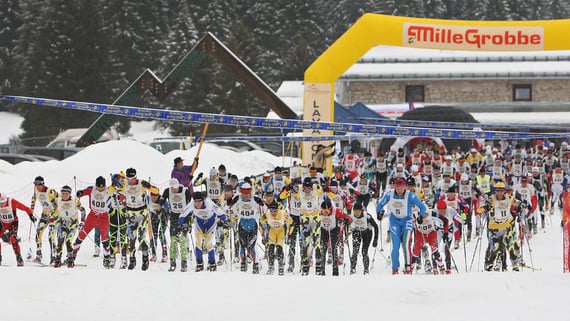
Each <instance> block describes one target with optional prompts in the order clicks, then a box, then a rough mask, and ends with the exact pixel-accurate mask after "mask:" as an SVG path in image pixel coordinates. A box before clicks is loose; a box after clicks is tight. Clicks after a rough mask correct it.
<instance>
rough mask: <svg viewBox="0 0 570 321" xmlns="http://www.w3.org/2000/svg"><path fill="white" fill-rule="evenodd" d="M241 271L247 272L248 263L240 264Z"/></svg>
mask: <svg viewBox="0 0 570 321" xmlns="http://www.w3.org/2000/svg"><path fill="white" fill-rule="evenodd" d="M239 270H240V271H242V272H247V262H245V261H243V262H241V263H240V266H239Z"/></svg>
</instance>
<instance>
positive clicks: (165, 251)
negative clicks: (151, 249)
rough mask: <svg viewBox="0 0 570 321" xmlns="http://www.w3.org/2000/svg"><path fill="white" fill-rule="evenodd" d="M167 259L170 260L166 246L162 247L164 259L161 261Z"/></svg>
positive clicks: (162, 261) (161, 261)
mask: <svg viewBox="0 0 570 321" xmlns="http://www.w3.org/2000/svg"><path fill="white" fill-rule="evenodd" d="M166 261H168V253H167V250H166V246H163V247H162V259H161V260H160V263H166Z"/></svg>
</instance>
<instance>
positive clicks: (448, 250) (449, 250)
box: [445, 243, 459, 273]
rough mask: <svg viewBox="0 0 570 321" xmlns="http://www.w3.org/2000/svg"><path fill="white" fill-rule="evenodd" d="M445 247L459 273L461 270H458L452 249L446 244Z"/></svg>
mask: <svg viewBox="0 0 570 321" xmlns="http://www.w3.org/2000/svg"><path fill="white" fill-rule="evenodd" d="M445 247H446V248H447V253H449V257H451V261H452V262H453V267H454V268H455V271H457V273H459V269H458V268H457V263H455V258H454V257H453V254H451V249H450V248H449V244H447V243H445Z"/></svg>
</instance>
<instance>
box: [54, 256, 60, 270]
mask: <svg viewBox="0 0 570 321" xmlns="http://www.w3.org/2000/svg"><path fill="white" fill-rule="evenodd" d="M53 267H54V268H58V267H61V257H59V256H58V257H56V258H55V260H54V261H53Z"/></svg>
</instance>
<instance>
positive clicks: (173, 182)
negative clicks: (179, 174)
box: [169, 178, 180, 188]
mask: <svg viewBox="0 0 570 321" xmlns="http://www.w3.org/2000/svg"><path fill="white" fill-rule="evenodd" d="M169 183H170V187H172V188H174V187H178V185H180V182H178V179H177V178H171V179H170V182H169Z"/></svg>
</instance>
